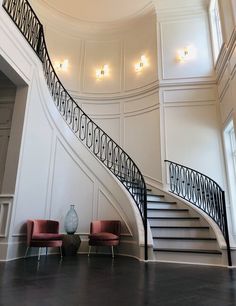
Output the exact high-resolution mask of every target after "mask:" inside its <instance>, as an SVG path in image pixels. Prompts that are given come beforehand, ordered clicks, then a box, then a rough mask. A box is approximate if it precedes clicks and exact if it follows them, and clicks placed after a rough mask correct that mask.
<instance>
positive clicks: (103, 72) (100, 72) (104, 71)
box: [96, 65, 109, 79]
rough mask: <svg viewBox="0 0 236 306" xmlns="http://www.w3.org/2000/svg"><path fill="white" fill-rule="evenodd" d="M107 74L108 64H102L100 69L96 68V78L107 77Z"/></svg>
mask: <svg viewBox="0 0 236 306" xmlns="http://www.w3.org/2000/svg"><path fill="white" fill-rule="evenodd" d="M108 75H109V67H108V65H104V66H103V67H102V68H101V69H97V70H96V78H97V79H101V78H103V77H107V76H108Z"/></svg>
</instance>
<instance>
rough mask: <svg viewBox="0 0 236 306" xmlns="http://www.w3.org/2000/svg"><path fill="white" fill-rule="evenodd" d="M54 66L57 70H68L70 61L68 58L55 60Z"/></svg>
mask: <svg viewBox="0 0 236 306" xmlns="http://www.w3.org/2000/svg"><path fill="white" fill-rule="evenodd" d="M54 67H55V69H56V70H60V71H67V69H68V67H69V61H68V60H67V59H65V60H64V61H55V63H54Z"/></svg>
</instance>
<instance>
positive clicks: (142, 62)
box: [135, 55, 148, 72]
mask: <svg viewBox="0 0 236 306" xmlns="http://www.w3.org/2000/svg"><path fill="white" fill-rule="evenodd" d="M146 66H148V59H147V58H146V56H145V55H142V56H141V57H140V61H139V62H138V63H136V64H135V71H136V72H140V71H142V70H143V68H144V67H146Z"/></svg>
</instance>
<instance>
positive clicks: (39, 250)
mask: <svg viewBox="0 0 236 306" xmlns="http://www.w3.org/2000/svg"><path fill="white" fill-rule="evenodd" d="M40 253H41V248H39V253H38V261H40V255H41V254H40Z"/></svg>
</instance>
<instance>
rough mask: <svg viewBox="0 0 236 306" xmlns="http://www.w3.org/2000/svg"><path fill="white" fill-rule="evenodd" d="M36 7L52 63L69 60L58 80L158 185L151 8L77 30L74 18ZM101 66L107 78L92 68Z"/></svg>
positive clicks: (159, 172) (158, 146)
mask: <svg viewBox="0 0 236 306" xmlns="http://www.w3.org/2000/svg"><path fill="white" fill-rule="evenodd" d="M34 7H35V6H34ZM35 8H36V12H37V13H38V14H39V15H40V18H41V20H42V23H43V25H44V27H45V32H46V40H47V44H48V49H49V54H50V56H51V59H52V61H53V62H55V61H58V60H63V59H68V61H69V67H68V70H67V71H65V72H60V71H58V74H59V77H60V78H61V80H62V83H63V84H64V85H65V87H66V88H67V89H69V92H70V93H71V95H72V96H73V97H74V98H75V99H76V100H77V102H78V104H79V105H80V106H81V107H82V109H83V110H84V111H85V112H86V113H87V114H88V115H89V116H90V117H91V118H92V119H93V120H94V121H95V122H96V123H98V125H99V126H101V127H102V128H103V129H104V130H105V131H107V132H108V134H109V135H110V136H111V137H112V138H113V139H114V140H115V141H116V142H118V144H120V145H121V147H122V148H124V150H125V151H126V152H127V153H128V154H129V155H130V156H131V157H132V158H133V159H134V160H135V162H137V165H138V166H139V167H140V169H141V171H142V172H143V174H144V176H145V178H146V180H147V181H148V182H152V183H153V184H155V185H159V184H161V182H162V169H161V150H160V110H159V92H158V79H157V45H156V41H157V33H156V15H155V10H154V8H153V7H152V6H150V7H148V8H147V12H145V13H144V15H141V16H138V17H137V18H135V19H134V20H131V21H129V22H125V23H124V24H122V23H121V24H119V25H118V26H117V27H112V28H104V27H102V26H100V25H98V26H97V28H96V30H94V31H91V29H90V28H89V26H88V28H86V30H84V28H83V27H82V25H81V27H82V29H81V28H80V23H78V21H73V20H72V19H70V18H67V17H66V16H65V15H60V14H59V13H56V12H55V11H53V10H51V9H50V7H47V6H44V5H40V2H38V4H37V6H36V7H35ZM49 12H50V14H49ZM49 16H50V18H49ZM100 27H101V28H100ZM143 54H144V55H145V56H146V57H147V59H148V66H147V67H145V68H144V69H143V71H142V72H140V73H137V72H135V64H136V63H137V62H138V61H139V60H140V57H141V56H142V55H143ZM104 64H108V65H109V68H110V73H109V76H108V77H107V78H104V79H102V80H97V79H96V68H99V67H101V66H102V65H104ZM153 161H154V162H153Z"/></svg>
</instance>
